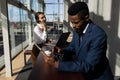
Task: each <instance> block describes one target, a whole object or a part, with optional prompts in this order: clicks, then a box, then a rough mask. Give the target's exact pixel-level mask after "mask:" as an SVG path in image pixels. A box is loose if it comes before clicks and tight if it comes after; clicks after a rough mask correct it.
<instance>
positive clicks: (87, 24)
mask: <svg viewBox="0 0 120 80" xmlns="http://www.w3.org/2000/svg"><path fill="white" fill-rule="evenodd" d="M88 26H89V23H88V24H87V25H86V27H85V29H84V30H83V33H85V32H86V31H87V28H88Z"/></svg>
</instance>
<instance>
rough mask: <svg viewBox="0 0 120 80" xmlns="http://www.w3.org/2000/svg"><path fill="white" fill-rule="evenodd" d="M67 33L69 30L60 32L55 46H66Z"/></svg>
mask: <svg viewBox="0 0 120 80" xmlns="http://www.w3.org/2000/svg"><path fill="white" fill-rule="evenodd" d="M69 35H70V32H65V33H62V34H61V35H60V37H59V39H58V42H57V43H56V46H57V47H60V48H63V47H65V46H67V45H68V43H67V39H68V37H69Z"/></svg>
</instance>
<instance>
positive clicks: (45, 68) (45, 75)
mask: <svg viewBox="0 0 120 80" xmlns="http://www.w3.org/2000/svg"><path fill="white" fill-rule="evenodd" d="M28 80H84V79H83V76H82V75H81V74H80V73H79V72H63V71H58V70H57V69H55V68H53V67H52V66H50V65H49V64H47V63H45V62H44V60H43V55H42V54H41V53H40V54H39V56H38V58H37V61H36V64H35V67H34V68H33V69H32V71H31V73H30V75H29V78H28Z"/></svg>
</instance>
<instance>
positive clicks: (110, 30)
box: [0, 0, 120, 77]
mask: <svg viewBox="0 0 120 80" xmlns="http://www.w3.org/2000/svg"><path fill="white" fill-rule="evenodd" d="M77 1H84V2H86V3H87V4H88V7H89V11H90V18H91V20H93V21H94V22H95V23H96V24H98V25H99V26H101V27H102V28H103V29H104V30H105V32H106V33H107V35H108V49H107V57H108V59H109V61H110V65H111V68H112V71H113V73H114V76H115V77H120V0H0V70H2V69H3V68H4V69H5V70H6V73H5V74H6V77H11V76H12V66H13V65H12V63H11V61H12V60H13V59H15V58H16V57H17V55H18V54H20V52H21V51H23V50H24V49H25V48H26V47H27V46H28V45H31V44H32V42H33V28H34V26H35V19H34V13H35V12H38V11H42V12H44V13H45V15H46V18H47V26H48V34H49V37H52V38H58V37H59V35H60V34H61V33H63V32H68V31H70V32H72V31H73V29H72V28H71V26H70V24H69V20H68V14H67V9H68V7H69V6H70V5H71V4H72V3H75V2H77ZM23 58H24V57H23Z"/></svg>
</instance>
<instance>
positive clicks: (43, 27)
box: [40, 22, 47, 31]
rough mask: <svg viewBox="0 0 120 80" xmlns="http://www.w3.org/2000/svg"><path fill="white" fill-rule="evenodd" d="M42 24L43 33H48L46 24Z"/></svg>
mask: <svg viewBox="0 0 120 80" xmlns="http://www.w3.org/2000/svg"><path fill="white" fill-rule="evenodd" d="M40 24H41V26H42V31H46V30H47V29H46V24H45V22H41V23H40Z"/></svg>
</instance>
